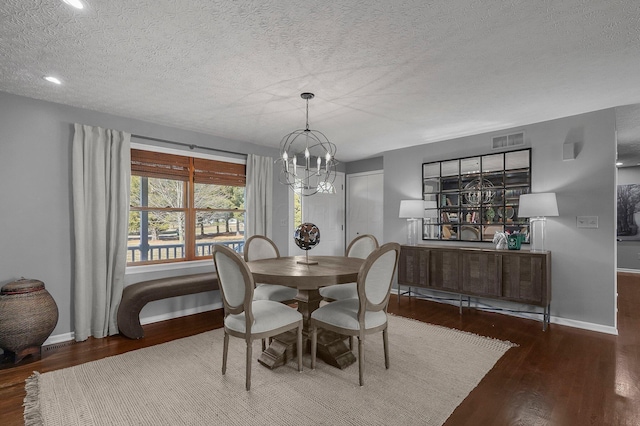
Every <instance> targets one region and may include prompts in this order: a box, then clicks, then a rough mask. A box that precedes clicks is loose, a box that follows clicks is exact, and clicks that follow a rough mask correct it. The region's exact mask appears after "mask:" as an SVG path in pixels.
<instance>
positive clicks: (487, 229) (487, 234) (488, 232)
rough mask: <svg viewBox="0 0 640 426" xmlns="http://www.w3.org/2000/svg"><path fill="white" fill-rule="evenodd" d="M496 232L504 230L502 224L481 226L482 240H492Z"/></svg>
mask: <svg viewBox="0 0 640 426" xmlns="http://www.w3.org/2000/svg"><path fill="white" fill-rule="evenodd" d="M496 232H504V227H503V226H502V225H484V226H483V227H482V241H493V237H495V235H496Z"/></svg>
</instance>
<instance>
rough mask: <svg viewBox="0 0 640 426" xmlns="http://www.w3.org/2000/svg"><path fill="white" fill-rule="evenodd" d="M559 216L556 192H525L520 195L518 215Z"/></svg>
mask: <svg viewBox="0 0 640 426" xmlns="http://www.w3.org/2000/svg"><path fill="white" fill-rule="evenodd" d="M547 216H559V214H558V203H557V201H556V194H555V193H554V192H544V193H538V194H523V195H521V196H520V207H519V209H518V217H547Z"/></svg>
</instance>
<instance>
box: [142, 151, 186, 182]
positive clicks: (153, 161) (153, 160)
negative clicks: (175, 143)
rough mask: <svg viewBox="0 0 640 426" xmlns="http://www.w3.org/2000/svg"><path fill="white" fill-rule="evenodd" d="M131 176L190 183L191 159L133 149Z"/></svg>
mask: <svg viewBox="0 0 640 426" xmlns="http://www.w3.org/2000/svg"><path fill="white" fill-rule="evenodd" d="M131 174H132V175H136V176H146V177H155V178H164V179H177V180H182V181H188V180H189V157H182V156H179V155H172V154H164V153H161V152H153V151H143V150H140V149H132V150H131Z"/></svg>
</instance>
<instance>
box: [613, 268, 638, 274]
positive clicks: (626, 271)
mask: <svg viewBox="0 0 640 426" xmlns="http://www.w3.org/2000/svg"><path fill="white" fill-rule="evenodd" d="M616 272H625V273H627V274H640V269H626V268H618V269H616Z"/></svg>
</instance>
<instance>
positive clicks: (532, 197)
mask: <svg viewBox="0 0 640 426" xmlns="http://www.w3.org/2000/svg"><path fill="white" fill-rule="evenodd" d="M547 216H559V215H558V203H557V201H556V194H555V193H554V192H544V193H538V194H523V195H521V196H520V207H519V209H518V217H528V218H529V224H530V225H531V226H530V230H529V241H530V242H531V251H546V250H547V249H546V248H545V244H546V243H545V240H546V229H545V228H546V223H547Z"/></svg>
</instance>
